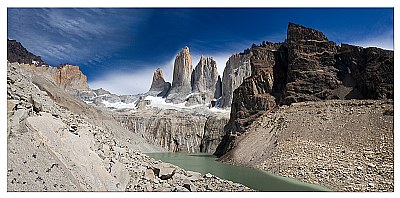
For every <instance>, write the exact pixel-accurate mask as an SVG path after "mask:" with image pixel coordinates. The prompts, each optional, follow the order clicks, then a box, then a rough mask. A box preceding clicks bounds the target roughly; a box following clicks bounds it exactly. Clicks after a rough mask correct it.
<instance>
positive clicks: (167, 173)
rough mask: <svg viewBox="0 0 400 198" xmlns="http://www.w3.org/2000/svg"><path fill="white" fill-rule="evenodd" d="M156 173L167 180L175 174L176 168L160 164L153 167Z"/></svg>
mask: <svg viewBox="0 0 400 198" xmlns="http://www.w3.org/2000/svg"><path fill="white" fill-rule="evenodd" d="M153 171H154V175H156V176H157V177H159V178H160V179H162V180H167V179H170V178H172V176H174V174H175V171H176V169H175V168H174V167H172V166H170V165H167V164H160V165H157V166H154V167H153Z"/></svg>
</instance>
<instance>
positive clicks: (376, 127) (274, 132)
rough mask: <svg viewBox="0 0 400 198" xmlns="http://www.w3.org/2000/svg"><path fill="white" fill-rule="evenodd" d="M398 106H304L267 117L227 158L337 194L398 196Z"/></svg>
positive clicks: (368, 102)
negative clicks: (395, 147) (395, 120)
mask: <svg viewBox="0 0 400 198" xmlns="http://www.w3.org/2000/svg"><path fill="white" fill-rule="evenodd" d="M393 113H394V111H393V101H386V100H351V101H323V102H304V103H297V104H292V105H291V106H283V107H280V108H279V109H278V110H275V111H274V112H270V113H266V114H264V115H263V116H262V117H260V118H259V119H258V120H257V121H255V122H254V123H253V124H252V125H251V126H250V127H249V128H248V130H247V132H246V133H245V134H243V135H241V136H239V137H238V138H237V139H236V142H235V148H234V149H233V150H231V151H230V152H228V153H227V154H226V155H225V156H223V157H222V158H221V161H223V162H228V163H231V164H236V165H242V166H249V167H256V168H259V169H263V170H266V171H268V172H271V173H274V174H278V175H281V176H286V177H290V178H295V179H298V180H300V181H303V182H308V183H313V184H318V185H322V186H325V187H327V188H330V189H333V190H335V191H393V190H394V155H393V152H394V150H393V136H394V131H393V127H394V124H393Z"/></svg>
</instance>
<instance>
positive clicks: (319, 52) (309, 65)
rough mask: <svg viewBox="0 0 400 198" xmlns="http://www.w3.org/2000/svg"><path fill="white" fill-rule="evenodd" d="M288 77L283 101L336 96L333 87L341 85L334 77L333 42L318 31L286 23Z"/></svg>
mask: <svg viewBox="0 0 400 198" xmlns="http://www.w3.org/2000/svg"><path fill="white" fill-rule="evenodd" d="M287 45H288V73H287V75H288V78H287V81H288V83H287V85H286V91H285V93H284V95H285V96H284V97H285V98H284V99H283V103H284V104H290V103H293V102H302V101H318V100H325V99H334V98H336V99H338V97H337V96H335V95H334V94H333V90H334V89H336V88H338V87H339V86H340V85H342V82H341V81H340V80H339V79H338V77H337V68H335V62H336V60H335V57H334V55H335V54H336V53H337V46H336V44H335V43H334V42H332V41H328V39H327V38H326V36H325V35H324V34H323V33H322V32H319V31H316V30H313V29H311V28H306V27H303V26H300V25H297V24H294V23H289V27H288V33H287Z"/></svg>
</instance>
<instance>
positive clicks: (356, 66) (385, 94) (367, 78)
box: [336, 45, 394, 99]
mask: <svg viewBox="0 0 400 198" xmlns="http://www.w3.org/2000/svg"><path fill="white" fill-rule="evenodd" d="M336 59H337V64H338V65H341V66H346V67H347V68H348V69H344V71H345V72H344V73H345V75H350V76H351V77H352V78H353V79H354V83H355V85H354V86H355V87H357V89H358V90H359V91H360V92H361V94H362V95H363V97H364V98H373V99H386V98H390V99H393V98H394V96H393V94H394V93H393V90H394V53H393V51H390V50H383V49H379V48H376V47H369V48H362V47H358V46H352V45H342V46H341V47H340V48H339V50H338V54H337V55H336Z"/></svg>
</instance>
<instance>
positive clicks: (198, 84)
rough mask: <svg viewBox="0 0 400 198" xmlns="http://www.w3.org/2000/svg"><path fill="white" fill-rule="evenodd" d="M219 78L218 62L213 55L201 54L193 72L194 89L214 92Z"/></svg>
mask: <svg viewBox="0 0 400 198" xmlns="http://www.w3.org/2000/svg"><path fill="white" fill-rule="evenodd" d="M217 80H218V67H217V63H216V62H215V60H214V59H213V58H212V57H205V56H201V58H200V61H199V63H198V64H197V66H196V68H195V69H194V71H193V74H192V82H193V83H192V91H193V92H210V93H212V94H214V92H215V88H216V82H217Z"/></svg>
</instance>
